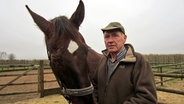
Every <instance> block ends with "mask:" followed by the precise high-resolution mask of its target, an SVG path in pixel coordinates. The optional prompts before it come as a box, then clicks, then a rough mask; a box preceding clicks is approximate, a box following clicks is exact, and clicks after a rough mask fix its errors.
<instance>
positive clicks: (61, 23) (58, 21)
mask: <svg viewBox="0 0 184 104" xmlns="http://www.w3.org/2000/svg"><path fill="white" fill-rule="evenodd" d="M50 21H51V22H52V23H53V25H54V26H55V35H57V36H58V37H60V36H61V35H64V36H65V37H68V38H70V39H72V40H73V41H76V40H78V38H79V37H78V36H79V35H78V34H79V32H78V30H77V29H76V28H75V27H74V26H73V25H72V24H71V23H70V20H69V19H68V18H67V17H66V16H59V17H56V18H54V19H52V20H50Z"/></svg>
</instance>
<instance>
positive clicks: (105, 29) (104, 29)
mask: <svg viewBox="0 0 184 104" xmlns="http://www.w3.org/2000/svg"><path fill="white" fill-rule="evenodd" d="M114 29H119V28H117V27H108V28H102V29H101V30H102V31H108V30H114Z"/></svg>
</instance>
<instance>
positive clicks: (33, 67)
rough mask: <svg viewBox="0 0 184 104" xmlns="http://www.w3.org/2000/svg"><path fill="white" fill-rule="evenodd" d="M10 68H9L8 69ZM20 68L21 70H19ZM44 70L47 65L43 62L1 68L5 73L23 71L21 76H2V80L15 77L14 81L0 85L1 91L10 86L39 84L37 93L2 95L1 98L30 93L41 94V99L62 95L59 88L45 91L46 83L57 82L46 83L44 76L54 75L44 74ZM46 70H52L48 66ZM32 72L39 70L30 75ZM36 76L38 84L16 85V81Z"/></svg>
mask: <svg viewBox="0 0 184 104" xmlns="http://www.w3.org/2000/svg"><path fill="white" fill-rule="evenodd" d="M8 66H9V67H8ZM17 68H19V69H17ZM44 68H45V64H44V61H43V60H41V61H39V65H22V64H21V65H20V64H18V65H16V64H14V65H1V66H0V69H1V70H0V71H1V72H5V71H8V72H9V71H23V73H21V74H0V78H2V77H15V78H13V79H12V80H10V81H8V82H7V83H6V84H0V91H1V90H3V89H4V88H6V87H8V86H12V85H13V86H18V85H28V84H37V89H35V91H26V92H13V93H11V92H10V93H3V94H1V93H0V96H5V95H16V94H29V93H39V94H40V97H43V96H45V95H48V94H52V93H60V92H59V91H60V90H59V88H53V89H44V83H49V82H56V80H51V81H45V80H44V74H53V73H52V72H47V73H44V71H43V70H44ZM46 68H50V67H48V66H46ZM32 70H37V71H38V72H37V73H29V72H30V71H32ZM33 75H36V76H38V80H37V81H36V82H21V83H14V82H15V81H16V80H18V79H20V78H21V77H23V76H28V77H29V76H33Z"/></svg>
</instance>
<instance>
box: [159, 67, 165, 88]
mask: <svg viewBox="0 0 184 104" xmlns="http://www.w3.org/2000/svg"><path fill="white" fill-rule="evenodd" d="M159 69H160V73H162V72H163V71H162V67H160V68H159ZM160 82H161V86H163V85H164V84H163V77H162V76H160Z"/></svg>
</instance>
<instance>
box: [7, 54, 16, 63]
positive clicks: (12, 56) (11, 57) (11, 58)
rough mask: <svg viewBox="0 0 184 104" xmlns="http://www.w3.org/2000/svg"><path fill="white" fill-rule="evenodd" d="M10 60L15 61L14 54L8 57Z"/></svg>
mask: <svg viewBox="0 0 184 104" xmlns="http://www.w3.org/2000/svg"><path fill="white" fill-rule="evenodd" d="M8 59H9V60H10V61H13V60H15V55H14V54H13V53H11V54H9V55H8Z"/></svg>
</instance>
